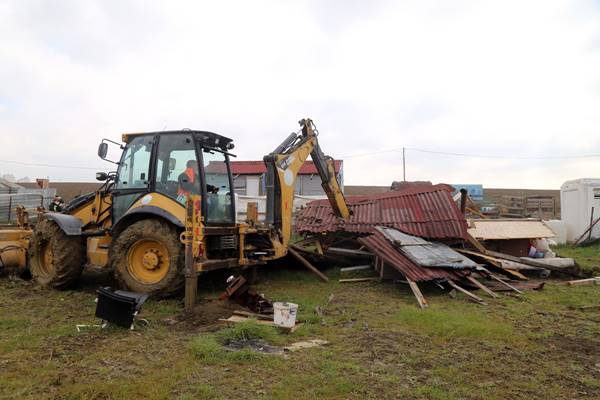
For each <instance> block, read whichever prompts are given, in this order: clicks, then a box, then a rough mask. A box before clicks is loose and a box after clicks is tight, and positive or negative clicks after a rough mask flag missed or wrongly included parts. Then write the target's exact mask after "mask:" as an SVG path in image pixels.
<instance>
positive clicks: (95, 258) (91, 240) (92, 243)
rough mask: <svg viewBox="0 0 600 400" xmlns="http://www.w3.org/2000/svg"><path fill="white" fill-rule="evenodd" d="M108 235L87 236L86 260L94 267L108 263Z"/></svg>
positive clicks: (109, 238)
mask: <svg viewBox="0 0 600 400" xmlns="http://www.w3.org/2000/svg"><path fill="white" fill-rule="evenodd" d="M111 239H112V238H111V237H110V236H91V237H88V238H87V262H88V264H90V265H94V266H96V267H105V266H106V265H107V264H108V246H109V245H110V242H111Z"/></svg>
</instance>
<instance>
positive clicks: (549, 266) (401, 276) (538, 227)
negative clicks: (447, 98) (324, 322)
mask: <svg viewBox="0 0 600 400" xmlns="http://www.w3.org/2000/svg"><path fill="white" fill-rule="evenodd" d="M397 186H398V188H397V190H394V191H391V192H386V193H379V194H374V195H369V196H348V197H347V199H346V201H347V203H348V208H349V210H350V211H351V213H352V215H351V216H350V218H348V219H346V220H342V219H340V218H337V217H336V216H335V214H334V213H333V210H332V209H331V207H330V206H329V204H328V203H327V201H324V200H317V201H313V202H310V203H308V204H307V205H306V206H305V207H304V208H303V209H301V210H300V211H299V212H298V213H297V215H296V221H295V223H296V224H295V227H296V231H297V233H300V234H301V235H303V237H304V240H302V241H300V242H298V243H296V245H295V246H294V250H295V253H297V254H299V253H302V255H303V256H304V258H305V260H306V259H310V260H313V261H316V262H332V261H334V262H335V261H340V264H343V265H347V266H348V265H349V267H347V268H344V269H345V270H346V271H348V270H352V269H353V268H352V267H355V266H360V268H357V270H363V269H365V268H364V265H365V264H366V263H367V262H368V263H369V265H370V266H372V268H373V270H374V271H375V273H376V274H377V276H376V277H359V278H350V279H341V280H340V282H366V281H373V280H382V279H390V280H394V281H400V282H404V283H407V284H408V285H409V287H410V288H411V290H412V292H413V294H414V296H415V298H416V300H417V302H418V304H419V306H420V307H421V308H426V307H428V303H427V300H426V298H425V297H424V296H423V294H422V292H421V290H420V288H419V285H421V284H424V283H426V282H430V283H433V284H435V285H436V286H438V287H440V288H442V289H444V290H447V291H450V292H452V293H456V292H461V293H463V294H465V295H466V296H467V298H468V299H470V300H472V301H474V302H476V303H478V304H481V305H485V304H487V303H486V302H485V301H484V300H483V299H482V298H481V297H479V296H477V295H475V294H473V293H472V292H471V291H469V289H479V290H481V291H482V292H484V293H485V294H486V295H488V296H489V297H491V298H497V297H498V295H497V294H496V293H495V291H496V290H500V291H504V290H509V291H513V292H516V293H518V294H520V293H522V291H521V290H520V289H540V288H541V287H543V283H542V284H541V285H539V284H531V285H527V284H519V283H517V282H513V281H512V279H519V280H527V279H528V278H527V277H526V276H525V275H523V274H522V273H521V272H524V271H535V272H540V271H541V272H545V273H547V274H549V271H561V272H565V271H570V268H571V267H572V266H573V263H572V260H569V259H558V260H553V259H551V258H547V259H542V258H536V259H533V258H528V257H520V256H521V255H523V256H527V255H529V254H528V251H529V250H530V249H529V246H530V244H531V243H532V241H533V240H534V239H540V238H549V237H553V236H554V233H553V232H552V230H551V229H550V228H548V227H547V226H546V225H544V224H543V223H541V222H540V221H535V220H531V221H528V220H524V221H519V222H515V221H500V222H499V223H497V225H494V223H493V222H492V223H490V222H488V221H487V220H477V221H475V222H468V221H467V219H466V218H465V216H464V214H463V213H462V212H461V210H460V209H459V208H458V206H457V204H456V202H455V201H454V199H453V198H452V195H451V194H452V187H451V186H449V185H445V184H438V185H431V184H411V185H402V186H399V185H397ZM515 224H516V225H518V227H517V228H518V229H513V228H514V226H513V225H515ZM478 239H481V240H483V241H482V242H480V241H479V240H478ZM511 240H522V241H524V244H525V245H526V247H525V252H524V253H523V254H522V253H519V252H518V253H516V254H515V255H511V254H505V253H502V252H500V251H495V250H500V249H504V247H502V246H498V245H497V243H496V242H494V241H504V242H501V243H504V244H506V241H511ZM522 244H523V243H519V246H521V245H522ZM487 246H490V247H491V248H492V249H493V250H488V248H487ZM519 251H522V249H520V248H519ZM548 255H551V254H550V253H549V254H548ZM546 260H548V261H546ZM306 261H307V262H308V260H306ZM311 266H312V267H313V268H315V269H316V267H314V265H312V264H311ZM496 273H499V274H502V275H505V276H506V278H502V277H500V276H497V275H495V274H496ZM547 274H546V276H547Z"/></svg>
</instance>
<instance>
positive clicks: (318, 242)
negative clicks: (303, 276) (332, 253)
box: [315, 240, 324, 255]
mask: <svg viewBox="0 0 600 400" xmlns="http://www.w3.org/2000/svg"><path fill="white" fill-rule="evenodd" d="M315 248H316V249H317V253H319V254H320V255H323V254H324V253H323V247H321V242H320V241H318V240H317V241H316V242H315Z"/></svg>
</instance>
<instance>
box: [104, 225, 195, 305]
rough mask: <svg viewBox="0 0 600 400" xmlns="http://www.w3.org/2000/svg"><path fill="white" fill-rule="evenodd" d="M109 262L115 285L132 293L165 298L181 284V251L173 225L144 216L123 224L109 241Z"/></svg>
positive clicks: (182, 257) (178, 288)
mask: <svg viewBox="0 0 600 400" xmlns="http://www.w3.org/2000/svg"><path fill="white" fill-rule="evenodd" d="M111 265H112V266H113V268H114V269H115V278H116V279H117V281H118V282H119V284H120V285H121V286H122V287H124V288H127V289H129V290H131V291H134V292H141V293H150V294H151V295H153V296H158V297H167V296H170V295H173V294H175V293H176V292H177V291H179V290H180V289H181V288H182V286H183V283H184V276H183V273H182V271H183V267H184V251H183V245H182V244H181V242H180V241H179V234H178V233H177V230H176V229H175V227H173V226H172V225H170V224H169V223H167V222H165V221H161V220H157V219H146V220H142V221H138V222H135V223H134V224H132V225H131V226H129V227H127V228H126V229H125V230H124V231H123V232H121V233H120V234H119V236H118V237H117V238H116V239H115V240H114V241H113V246H112V249H111Z"/></svg>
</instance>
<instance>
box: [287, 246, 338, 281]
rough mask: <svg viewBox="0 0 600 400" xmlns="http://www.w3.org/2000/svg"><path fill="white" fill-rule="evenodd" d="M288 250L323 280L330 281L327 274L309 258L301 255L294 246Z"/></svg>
mask: <svg viewBox="0 0 600 400" xmlns="http://www.w3.org/2000/svg"><path fill="white" fill-rule="evenodd" d="M288 251H289V252H290V254H291V255H293V256H294V257H295V258H296V259H297V260H298V261H300V263H302V265H304V266H305V267H306V268H308V269H309V270H310V271H311V272H312V273H313V274H315V275H317V276H318V277H319V278H320V279H321V280H322V281H323V282H329V278H328V277H327V276H325V274H323V273H322V272H321V271H319V270H318V269H317V268H315V266H313V265H312V264H311V263H310V262H308V260H307V259H306V258H304V257H302V256H301V255H300V253H298V252H297V251H296V250H294V246H290V247H289V248H288Z"/></svg>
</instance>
